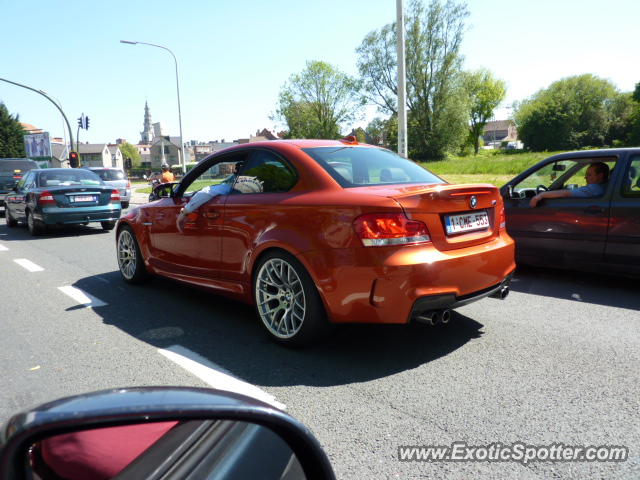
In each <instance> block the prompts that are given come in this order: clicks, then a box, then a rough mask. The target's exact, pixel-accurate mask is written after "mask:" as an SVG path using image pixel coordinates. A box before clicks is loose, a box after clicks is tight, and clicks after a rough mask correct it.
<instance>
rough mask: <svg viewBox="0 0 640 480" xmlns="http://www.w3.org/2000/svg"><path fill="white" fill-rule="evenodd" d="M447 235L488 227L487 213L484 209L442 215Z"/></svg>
mask: <svg viewBox="0 0 640 480" xmlns="http://www.w3.org/2000/svg"><path fill="white" fill-rule="evenodd" d="M444 222H445V226H446V228H447V235H451V234H454V233H461V232H471V231H473V230H484V229H486V228H488V227H489V215H487V212H485V211H479V212H473V213H462V214H459V215H447V216H446V217H444Z"/></svg>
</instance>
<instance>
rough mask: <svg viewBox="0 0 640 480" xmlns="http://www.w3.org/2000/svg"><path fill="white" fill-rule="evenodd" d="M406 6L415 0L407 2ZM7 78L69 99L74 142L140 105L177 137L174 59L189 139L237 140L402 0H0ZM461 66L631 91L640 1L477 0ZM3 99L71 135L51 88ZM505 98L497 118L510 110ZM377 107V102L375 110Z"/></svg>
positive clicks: (350, 59)
mask: <svg viewBox="0 0 640 480" xmlns="http://www.w3.org/2000/svg"><path fill="white" fill-rule="evenodd" d="M405 3H407V4H408V0H405ZM0 5H2V7H1V8H2V20H3V21H2V30H3V31H2V38H3V48H2V50H1V52H0V77H2V78H7V79H9V80H13V81H16V82H19V83H23V84H27V85H29V86H31V87H34V88H37V89H41V90H44V91H46V92H47V93H49V94H51V95H53V96H55V97H56V98H57V99H58V100H59V101H60V102H61V104H62V106H63V108H64V110H65V112H66V113H67V116H68V117H69V120H70V122H71V123H72V127H73V132H74V136H75V133H76V118H77V117H79V116H80V114H81V113H83V112H84V113H85V114H87V115H88V116H89V117H90V119H91V125H90V129H89V130H88V131H82V132H81V136H80V140H81V141H90V142H95V143H97V142H114V141H115V139H116V138H125V139H127V140H128V141H130V142H132V143H137V142H138V141H139V139H140V133H139V132H140V131H141V130H142V122H143V113H144V103H145V101H148V102H149V107H150V109H151V114H152V119H153V121H154V122H158V121H159V122H161V123H162V125H163V128H164V130H165V134H171V135H176V136H177V135H178V134H179V131H178V110H177V99H176V88H175V87H176V85H175V74H174V64H173V59H172V58H171V56H170V55H169V54H168V53H167V52H165V51H163V50H161V49H158V48H153V47H147V46H144V45H136V46H133V45H124V44H121V43H119V41H120V39H127V40H138V41H143V42H149V43H157V44H161V45H165V46H167V47H169V48H171V49H172V50H173V52H174V53H175V54H176V56H177V58H178V62H179V74H180V94H181V104H182V123H183V131H184V138H185V140H190V139H197V140H201V141H208V140H220V139H223V138H224V139H226V140H233V139H236V138H241V137H248V136H249V135H250V134H252V133H253V134H255V131H256V130H257V129H262V128H264V127H273V126H274V122H273V121H272V120H270V119H269V116H270V114H272V112H273V111H274V110H275V107H276V101H277V96H278V92H279V90H280V88H281V86H282V85H283V83H284V82H285V81H286V80H287V78H288V77H289V76H290V75H291V74H292V73H296V72H299V71H301V70H302V69H303V68H304V65H305V62H306V61H307V60H324V61H327V62H329V63H332V64H333V65H335V66H337V67H338V68H340V69H341V70H343V71H345V72H347V73H349V74H356V73H357V69H356V54H355V48H356V47H357V46H358V45H359V44H360V42H361V41H362V39H363V38H364V36H365V35H366V34H367V33H368V32H369V31H371V30H373V29H376V28H379V27H381V26H382V25H384V24H386V23H389V22H392V21H394V20H395V15H396V2H395V0H355V1H338V0H323V1H322V2H304V1H300V0H272V1H257V0H246V1H241V2H240V1H225V0H207V1H190V0H184V1H182V2H168V1H165V0H155V1H149V2H138V1H135V0H134V1H126V2H125V1H121V0H113V1H110V2H91V1H86V0H85V1H82V2H80V1H76V0H66V1H64V2H62V1H58V2H56V1H51V0H34V1H32V2H20V1H10V0H1V1H0ZM468 5H469V9H470V12H471V15H470V17H469V19H468V27H469V29H468V32H467V33H466V36H465V40H464V43H463V53H464V56H465V63H466V67H467V68H469V69H475V68H479V67H486V68H488V69H490V70H491V71H492V72H493V73H494V75H496V76H497V77H498V78H502V79H503V80H505V81H506V82H507V85H508V98H507V101H506V102H505V105H506V104H510V103H511V102H512V101H514V100H522V99H524V98H526V97H528V96H530V95H532V94H533V93H535V92H536V91H537V90H539V89H541V88H544V87H547V86H548V85H549V84H550V83H552V82H553V81H555V80H558V79H560V78H563V77H566V76H569V75H577V74H583V73H593V74H595V75H598V76H600V77H603V78H608V79H610V80H611V81H612V82H613V83H614V84H615V85H616V86H617V87H618V88H619V89H620V90H622V91H630V90H632V89H633V87H634V85H635V84H636V83H637V82H640V30H639V28H638V20H639V19H640V0H609V1H606V2H603V1H595V0H536V1H530V0H512V1H506V0H470V1H469V2H468ZM0 101H3V102H4V103H5V104H6V106H7V108H8V109H9V111H10V112H11V113H13V114H16V113H17V114H19V115H20V120H21V121H24V122H27V123H31V124H34V125H36V126H38V127H40V128H42V129H44V130H47V131H49V132H50V133H51V135H52V136H62V135H63V132H64V130H63V122H62V119H61V116H60V115H59V113H58V112H57V110H56V109H55V107H53V105H51V104H50V103H49V102H48V101H47V100H46V99H45V98H44V97H41V96H40V95H37V94H35V93H33V92H30V91H28V90H25V89H22V88H19V87H15V86H12V85H9V84H7V83H4V82H0ZM506 115H507V112H506V111H505V110H504V109H501V110H500V111H499V113H498V118H501V117H504V118H506ZM370 116H371V112H370V113H369V117H370Z"/></svg>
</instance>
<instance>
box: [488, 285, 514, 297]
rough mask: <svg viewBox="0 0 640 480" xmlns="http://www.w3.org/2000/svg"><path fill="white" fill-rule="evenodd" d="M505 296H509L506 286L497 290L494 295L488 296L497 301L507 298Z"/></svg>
mask: <svg viewBox="0 0 640 480" xmlns="http://www.w3.org/2000/svg"><path fill="white" fill-rule="evenodd" d="M507 295H509V287H508V286H507V285H504V286H503V287H502V288H500V290H498V291H497V292H495V293H492V294H491V295H489V296H490V297H491V298H497V299H500V300H504V299H505V298H507Z"/></svg>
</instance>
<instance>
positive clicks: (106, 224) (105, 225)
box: [100, 220, 116, 231]
mask: <svg viewBox="0 0 640 480" xmlns="http://www.w3.org/2000/svg"><path fill="white" fill-rule="evenodd" d="M100 225H102V229H103V230H107V231H109V230H113V227H115V226H116V222H115V221H114V220H110V221H107V222H100Z"/></svg>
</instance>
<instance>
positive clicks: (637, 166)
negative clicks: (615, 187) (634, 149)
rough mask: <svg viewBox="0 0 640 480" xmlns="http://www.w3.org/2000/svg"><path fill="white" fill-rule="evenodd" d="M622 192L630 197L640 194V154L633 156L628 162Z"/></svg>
mask: <svg viewBox="0 0 640 480" xmlns="http://www.w3.org/2000/svg"><path fill="white" fill-rule="evenodd" d="M622 194H623V195H624V196H631V197H636V196H640V155H636V156H635V157H633V158H632V159H631V162H630V163H629V168H627V171H626V175H625V177H624V181H623V183H622Z"/></svg>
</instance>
